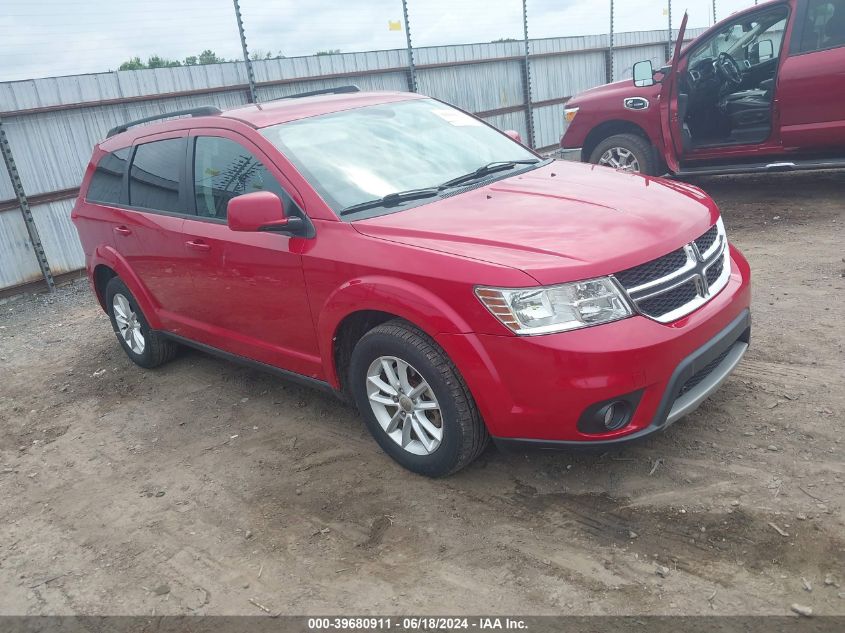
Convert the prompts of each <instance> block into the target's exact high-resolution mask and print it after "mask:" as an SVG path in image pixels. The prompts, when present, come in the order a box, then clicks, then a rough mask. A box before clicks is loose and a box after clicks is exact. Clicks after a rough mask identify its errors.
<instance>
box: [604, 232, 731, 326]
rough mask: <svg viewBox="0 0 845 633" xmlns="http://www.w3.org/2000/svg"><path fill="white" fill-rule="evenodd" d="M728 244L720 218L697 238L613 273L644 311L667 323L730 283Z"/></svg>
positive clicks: (646, 314)
mask: <svg viewBox="0 0 845 633" xmlns="http://www.w3.org/2000/svg"><path fill="white" fill-rule="evenodd" d="M727 246H728V240H727V236H726V235H725V228H724V225H723V224H722V220H721V219H719V221H718V222H717V223H716V224H714V225H713V226H712V227H710V228H709V229H708V230H707V231H705V232H704V233H703V234H702V235H701V236H700V237H698V238H697V239H696V240H695V241H693V242H690V243H689V244H686V245H685V246H683V247H682V248H679V249H678V250H675V251H672V252H671V253H668V254H667V255H663V256H662V257H658V258H657V259H654V260H652V261H650V262H646V263H645V264H641V265H639V266H634V267H633V268H628V269H627V270H623V271H622V272H620V273H617V274H616V275H614V276H615V277H616V280H617V281H618V282H619V283H620V284H621V285H622V287H623V288H625V290H626V291H627V293H628V296H629V297H630V299H631V301H632V302H633V303H634V305H635V306H636V307H637V310H639V312H640V313H641V314H644V315H645V316H648V317H651V318H652V319H655V320H656V321H660V322H661V323H668V322H670V321H674V320H676V319H679V318H681V317H682V316H685V315H687V314H689V313H690V312H692V311H694V310H696V309H698V308H699V307H701V306H702V305H704V304H705V303H707V302H708V301H709V300H710V298H711V297H712V296H713V295H715V294H716V293H718V292H719V291H720V290H721V289H722V288H724V287H725V285H727V283H728V277H730V259H729V253H728V247H727Z"/></svg>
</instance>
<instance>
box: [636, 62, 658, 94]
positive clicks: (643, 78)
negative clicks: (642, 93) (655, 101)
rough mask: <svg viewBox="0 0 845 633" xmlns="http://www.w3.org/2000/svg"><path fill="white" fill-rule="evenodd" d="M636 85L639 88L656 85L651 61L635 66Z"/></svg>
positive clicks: (638, 63)
mask: <svg viewBox="0 0 845 633" xmlns="http://www.w3.org/2000/svg"><path fill="white" fill-rule="evenodd" d="M634 85H635V86H637V88H645V87H647V86H653V85H654V68H653V67H652V65H651V60H650V59H646V60H644V61H641V62H637V63H636V64H634Z"/></svg>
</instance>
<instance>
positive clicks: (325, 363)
mask: <svg viewBox="0 0 845 633" xmlns="http://www.w3.org/2000/svg"><path fill="white" fill-rule="evenodd" d="M335 92H339V93H338V94H319V95H313V94H309V95H307V96H299V98H293V97H291V98H286V99H283V100H279V101H275V102H271V103H263V104H261V105H250V106H246V107H242V108H238V109H235V110H229V111H227V112H220V111H219V110H216V109H214V108H200V109H196V110H189V111H183V112H179V113H172V114H171V115H169V116H170V117H171V120H169V121H166V122H161V121H159V122H156V123H153V124H151V125H147V126H142V127H139V126H137V124H138V123H140V122H139V121H135V122H133V123H130V124H127V125H124V126H121V127H120V128H116V129H115V130H112V132H111V133H110V134H109V137H108V138H107V139H106V140H105V141H103V142H102V143H101V144H100V145H98V146H97V147H96V148H95V150H94V155H93V158H92V160H91V163H90V165H89V166H88V169H87V171H86V173H85V178H84V181H83V183H82V187H81V191H80V195H79V199H78V201H77V203H76V206H75V208H74V210H73V220H74V222H75V224H76V226H77V228H78V230H79V234H80V237H81V239H82V244H83V246H84V250H85V253H86V258H87V268H88V273H89V276H90V280H91V285H92V287H93V289H94V291H95V292H96V296H97V298H98V299H99V301H100V304H101V305H102V307H103V309H104V310H105V311H106V312H107V313H108V314H109V316H110V318H111V321H112V325H113V327H114V330H115V333H116V334H117V338H118V340H119V341H120V344H121V345H122V346H123V348H124V350H125V351H126V353H127V354H128V355H129V357H130V358H131V359H132V360H133V361H134V362H135V363H137V364H138V365H141V366H142V367H155V366H157V365H160V364H161V363H163V362H165V361H167V360H169V359H171V358H172V357H173V355H174V353H175V352H176V349H177V347H178V345H179V344H185V345H190V346H193V347H197V348H199V349H201V350H205V351H208V352H211V353H214V354H218V355H221V356H223V357H225V358H229V359H233V360H237V361H241V362H247V363H249V364H251V365H253V366H258V367H260V368H263V369H267V370H270V371H272V372H275V373H277V374H280V375H282V376H285V377H288V378H292V379H295V380H298V381H300V382H304V383H306V384H309V385H313V386H317V387H321V388H324V389H327V390H329V391H332V392H335V393H338V394H340V395H342V396H345V397H348V398H350V399H351V400H353V401H354V402H355V403H356V404H357V406H358V409H359V410H360V412H361V413H362V414H363V416H364V419H365V420H366V423H367V425H368V427H369V429H370V431H371V432H372V434H373V436H374V437H375V439H376V440H377V441H378V443H379V444H380V445H381V447H382V448H383V449H384V450H385V451H386V452H387V453H388V454H390V455H391V456H392V457H393V458H394V459H395V460H396V461H398V462H399V463H400V464H402V465H403V466H405V467H407V468H409V469H410V470H412V471H415V472H418V473H422V474H425V475H431V476H438V475H444V474H447V473H451V472H454V471H455V470H457V469H459V468H461V467H463V466H465V465H467V464H468V463H469V462H471V461H472V460H473V459H474V458H475V457H476V456H478V455H479V453H480V452H481V451H482V450H483V449H484V447H485V445H486V443H487V440H488V438H489V437H490V436H493V439H494V440H496V441H497V443H500V444H504V445H509V444H520V443H521V444H528V445H534V446H541V447H561V446H570V445H583V444H600V445H615V444H616V443H617V442H621V441H623V440H630V439H633V438H639V437H643V436H645V435H648V434H650V433H652V432H655V431H658V430H660V429H663V428H664V427H666V426H667V425H668V424H670V423H672V422H674V421H675V420H677V419H678V418H680V417H681V416H683V415H684V414H686V413H688V412H689V411H691V410H692V409H694V408H695V407H696V406H698V404H699V403H700V402H701V401H702V400H703V399H704V398H706V397H707V396H708V395H709V394H710V393H712V392H713V391H714V390H715V389H716V388H717V387H718V386H719V384H720V383H721V382H722V381H723V380H724V379H725V378H726V377H727V375H728V374H729V373H730V371H731V370H732V369H733V368H734V366H735V365H736V364H737V362H739V359H740V358H741V357H742V355H743V353H744V352H745V350H746V348H747V345H748V340H749V332H750V321H749V298H750V289H749V277H750V271H749V268H748V264H747V262H746V260H745V259H744V258H743V257H742V255H741V254H740V253H739V252H738V251H737V250H736V249H735V248H733V247H732V246H730V245H729V244H728V241H727V238H726V236H725V229H724V226H723V224H722V221H721V219H720V217H719V211H718V209H717V208H716V205H715V204H714V203H713V201H712V200H711V199H710V198H709V197H708V196H707V195H705V194H704V193H703V192H701V191H700V190H699V189H696V188H695V187H691V186H688V185H684V184H680V183H675V182H669V181H662V180H658V179H652V178H647V177H645V176H642V175H638V174H631V173H623V172H617V171H614V170H611V169H605V168H596V167H594V166H591V165H579V164H575V163H564V162H560V161H557V162H556V161H552V160H548V159H544V158H543V157H541V156H539V155H537V154H535V153H534V152H532V151H530V150H529V149H527V148H525V147H524V146H523V145H521V144H520V143H519V142H518V141H517V140H515V139H514V136H516V135H515V134H514V133H502V132H499V131H498V130H496V129H495V128H493V127H491V126H489V125H487V124H486V123H484V122H482V121H480V120H479V119H477V118H475V117H473V116H471V115H469V114H467V113H465V112H463V111H461V110H458V109H455V108H453V107H451V106H449V105H446V104H444V103H442V102H439V101H436V100H434V99H430V98H427V97H423V96H421V95H417V94H406V93H364V92H357V91H356V89H354V87H350V88H349V89H347V90H345V91H344V90H342V89H341V90H339V91H338V90H335ZM177 114H178V115H187V116H183V118H180V119H172V117H173V116H175V115H177ZM141 122H147V121H141ZM129 128H131V129H129Z"/></svg>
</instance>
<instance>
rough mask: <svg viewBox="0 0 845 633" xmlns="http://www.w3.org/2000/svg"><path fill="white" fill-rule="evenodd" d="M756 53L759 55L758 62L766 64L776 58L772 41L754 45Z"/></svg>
mask: <svg viewBox="0 0 845 633" xmlns="http://www.w3.org/2000/svg"><path fill="white" fill-rule="evenodd" d="M754 52H755V53H756V54H757V55H756V57H757V62H758V63H759V62H764V61H766V60H768V59H772V58H773V57H774V56H775V45H774V44H773V43H772V40H760V41H759V42H757V43H756V44H755V45H754Z"/></svg>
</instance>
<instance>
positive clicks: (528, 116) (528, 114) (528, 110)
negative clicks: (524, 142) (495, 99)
mask: <svg viewBox="0 0 845 633" xmlns="http://www.w3.org/2000/svg"><path fill="white" fill-rule="evenodd" d="M522 34H523V37H524V39H525V59H524V60H523V68H522V85H523V93H524V99H525V128H526V130H527V131H528V146H529V147H531V148H533V147H535V145H536V139H535V138H534V108H533V106H532V104H531V61H530V59H529V53H530V52H531V51H530V46H529V42H528V2H527V0H522Z"/></svg>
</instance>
